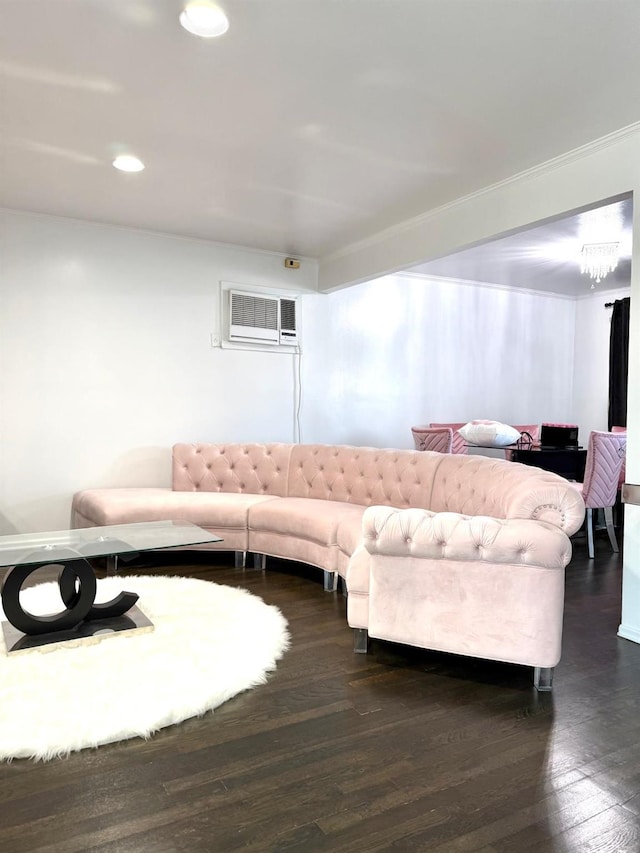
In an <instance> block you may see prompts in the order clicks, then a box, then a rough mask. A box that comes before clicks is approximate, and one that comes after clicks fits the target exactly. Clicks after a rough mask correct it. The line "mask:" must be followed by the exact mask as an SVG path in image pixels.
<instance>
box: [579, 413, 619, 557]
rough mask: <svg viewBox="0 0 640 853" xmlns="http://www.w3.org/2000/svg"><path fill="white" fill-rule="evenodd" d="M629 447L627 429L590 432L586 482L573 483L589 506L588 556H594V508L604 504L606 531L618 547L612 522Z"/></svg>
mask: <svg viewBox="0 0 640 853" xmlns="http://www.w3.org/2000/svg"><path fill="white" fill-rule="evenodd" d="M626 451H627V436H626V434H624V433H614V432H600V431H598V430H593V432H591V433H590V435H589V444H588V446H587V462H586V466H585V471H584V482H583V483H572V484H571V485H572V486H574V487H575V488H576V489H578V490H579V491H580V492H582V498H583V500H584V503H585V506H586V508H587V516H586V522H585V523H586V526H587V545H588V548H589V558H590V559H592V560H593V558H594V556H595V549H594V544H593V510H594V509H600V508H602V509H603V510H604V518H605V522H606V525H607V533H608V534H609V541H610V542H611V548H612V550H613V551H615V552H617V551H618V541H617V539H616V532H615V528H614V526H613V506H614V504H615V502H616V497H617V495H618V483H619V482H620V471H621V469H622V466H623V464H624V459H625V454H626Z"/></svg>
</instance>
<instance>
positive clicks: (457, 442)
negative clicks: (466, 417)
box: [429, 421, 468, 453]
mask: <svg viewBox="0 0 640 853" xmlns="http://www.w3.org/2000/svg"><path fill="white" fill-rule="evenodd" d="M466 423H467V421H463V422H462V423H460V424H429V426H430V427H431V428H432V429H441V428H442V427H449V429H451V430H452V432H453V441H452V443H451V453H466V452H467V450H468V448H467V442H466V441H465V440H464V438H463V437H462V436H461V435H460V433H459V432H458V430H459V429H460V427H463V426H464V425H465V424H466Z"/></svg>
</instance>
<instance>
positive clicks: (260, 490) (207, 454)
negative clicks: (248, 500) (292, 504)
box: [172, 443, 293, 497]
mask: <svg viewBox="0 0 640 853" xmlns="http://www.w3.org/2000/svg"><path fill="white" fill-rule="evenodd" d="M292 449H293V445H292V444H206V443H202V444H175V445H174V447H173V470H172V488H173V489H174V491H179V492H235V493H238V492H248V493H250V494H254V495H263V494H267V495H276V496H277V497H285V496H286V494H287V477H288V473H289V459H290V456H291V451H292Z"/></svg>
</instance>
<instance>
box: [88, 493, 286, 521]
mask: <svg viewBox="0 0 640 853" xmlns="http://www.w3.org/2000/svg"><path fill="white" fill-rule="evenodd" d="M279 500H281V498H277V497H274V496H272V495H251V494H225V493H224V492H174V491H172V490H171V489H153V488H149V489H131V488H130V489H85V490H84V491H82V492H77V493H76V495H75V496H74V498H73V507H72V508H73V513H74V516H75V519H76V526H87V524H94V525H97V526H102V525H107V524H127V523H130V522H137V521H162V520H174V521H179V520H186V521H191V522H192V523H193V524H197V525H198V526H199V527H206V528H217V529H219V528H225V527H229V528H243V529H246V528H247V524H248V512H249V508H250V507H251V506H255V505H256V504H261V503H271V502H276V503H277V502H278V501H279Z"/></svg>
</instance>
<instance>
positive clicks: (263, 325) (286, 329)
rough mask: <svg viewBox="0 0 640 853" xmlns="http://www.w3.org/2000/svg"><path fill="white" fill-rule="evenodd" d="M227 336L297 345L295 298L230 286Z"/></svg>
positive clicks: (276, 343)
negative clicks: (231, 288)
mask: <svg viewBox="0 0 640 853" xmlns="http://www.w3.org/2000/svg"><path fill="white" fill-rule="evenodd" d="M229 340H230V341H237V342H242V341H244V342H248V343H254V344H255V343H259V344H268V345H272V346H278V345H288V346H297V344H298V330H297V325H296V301H295V299H288V298H287V297H283V296H266V295H265V296H263V295H260V294H257V293H247V292H246V291H242V290H230V291H229Z"/></svg>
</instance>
